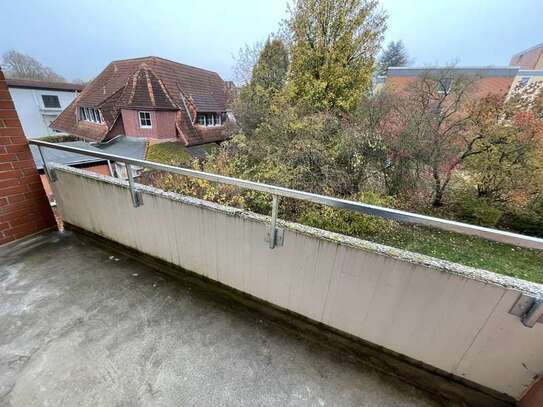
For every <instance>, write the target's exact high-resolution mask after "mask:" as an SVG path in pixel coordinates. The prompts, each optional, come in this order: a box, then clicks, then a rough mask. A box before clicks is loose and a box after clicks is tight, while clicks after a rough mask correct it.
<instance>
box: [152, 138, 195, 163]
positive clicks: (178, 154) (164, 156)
mask: <svg viewBox="0 0 543 407" xmlns="http://www.w3.org/2000/svg"><path fill="white" fill-rule="evenodd" d="M147 159H148V160H149V161H155V162H159V163H163V164H169V165H187V164H188V163H190V161H191V160H192V157H191V155H190V154H189V152H188V151H187V149H186V148H185V146H184V145H182V144H181V143H176V142H169V143H160V144H153V145H151V146H149V148H148V149H147Z"/></svg>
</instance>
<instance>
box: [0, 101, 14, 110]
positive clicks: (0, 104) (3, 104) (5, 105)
mask: <svg viewBox="0 0 543 407" xmlns="http://www.w3.org/2000/svg"><path fill="white" fill-rule="evenodd" d="M1 109H8V110H9V109H11V110H13V109H15V105H14V104H13V102H12V101H11V100H0V110H1Z"/></svg>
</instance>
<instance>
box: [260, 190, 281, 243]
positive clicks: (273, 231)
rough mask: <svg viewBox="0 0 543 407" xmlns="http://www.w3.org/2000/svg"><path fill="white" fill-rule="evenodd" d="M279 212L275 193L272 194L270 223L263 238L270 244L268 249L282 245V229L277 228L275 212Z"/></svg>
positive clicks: (277, 198)
mask: <svg viewBox="0 0 543 407" xmlns="http://www.w3.org/2000/svg"><path fill="white" fill-rule="evenodd" d="M278 212H279V197H278V196H277V195H275V194H274V195H272V215H271V224H270V227H269V228H268V231H267V232H266V239H264V240H265V241H266V242H268V244H269V245H270V249H273V248H274V247H275V246H283V241H284V235H285V234H284V231H283V230H282V229H279V228H277V214H278Z"/></svg>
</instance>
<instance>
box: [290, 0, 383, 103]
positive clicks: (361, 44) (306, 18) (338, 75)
mask: <svg viewBox="0 0 543 407" xmlns="http://www.w3.org/2000/svg"><path fill="white" fill-rule="evenodd" d="M377 6H378V3H377V1H374V0H293V3H292V4H291V5H290V6H289V13H290V17H289V20H288V27H289V30H290V34H291V42H292V43H291V68H290V74H289V96H290V100H292V101H293V102H296V103H301V104H302V105H305V106H307V108H308V109H310V110H314V111H324V110H334V111H339V112H346V111H351V110H353V109H354V108H355V107H356V105H357V103H358V101H359V100H360V97H361V96H362V94H363V93H364V92H365V91H366V90H368V89H369V88H370V86H371V75H372V71H373V66H374V60H375V55H376V53H377V50H378V48H379V45H380V43H381V40H382V37H383V31H384V29H385V20H386V16H385V15H384V14H383V13H382V12H380V11H379V10H378V8H377Z"/></svg>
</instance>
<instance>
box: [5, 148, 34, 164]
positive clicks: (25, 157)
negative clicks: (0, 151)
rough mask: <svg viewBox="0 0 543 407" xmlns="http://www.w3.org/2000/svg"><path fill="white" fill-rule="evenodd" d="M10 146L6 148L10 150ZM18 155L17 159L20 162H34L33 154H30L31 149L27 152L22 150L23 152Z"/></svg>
mask: <svg viewBox="0 0 543 407" xmlns="http://www.w3.org/2000/svg"><path fill="white" fill-rule="evenodd" d="M8 147H9V146H7V147H6V148H8ZM15 154H17V159H18V160H19V161H23V160H32V154H31V153H30V149H26V150H22V151H19V152H18V153H15Z"/></svg>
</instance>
